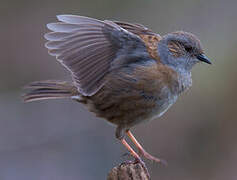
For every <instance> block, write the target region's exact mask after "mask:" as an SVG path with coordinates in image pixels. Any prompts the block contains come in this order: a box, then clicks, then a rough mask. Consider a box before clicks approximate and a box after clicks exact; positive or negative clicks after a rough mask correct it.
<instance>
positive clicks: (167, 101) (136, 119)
mask: <svg viewBox="0 0 237 180" xmlns="http://www.w3.org/2000/svg"><path fill="white" fill-rule="evenodd" d="M114 100H115V101H114V102H113V103H111V102H110V101H107V103H108V104H109V105H108V106H105V104H104V103H103V104H104V106H102V105H100V106H99V107H98V106H97V108H96V109H97V110H98V109H100V110H99V111H96V114H97V116H99V117H103V118H105V119H107V120H108V122H110V123H112V124H116V125H120V126H124V127H128V128H130V127H132V126H134V125H136V124H139V123H143V122H148V121H150V120H153V119H155V118H158V117H160V116H162V115H163V114H164V113H165V112H166V111H167V110H168V109H169V107H170V106H171V105H172V104H174V103H175V101H176V100H177V95H174V94H172V93H171V92H170V91H169V90H167V89H166V88H164V91H163V92H162V93H159V95H150V94H149V93H145V92H142V93H141V92H140V93H136V96H135V95H134V94H133V95H132V94H131V95H128V96H126V98H121V97H120V98H118V99H116V98H114ZM103 102H105V101H103ZM93 109H94V108H93ZM94 112H95V111H94Z"/></svg>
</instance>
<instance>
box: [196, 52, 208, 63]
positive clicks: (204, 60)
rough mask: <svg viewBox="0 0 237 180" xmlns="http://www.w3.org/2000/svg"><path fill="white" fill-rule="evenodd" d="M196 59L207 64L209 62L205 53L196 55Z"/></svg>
mask: <svg viewBox="0 0 237 180" xmlns="http://www.w3.org/2000/svg"><path fill="white" fill-rule="evenodd" d="M197 59H199V60H200V61H202V62H205V63H207V64H211V61H210V60H209V59H208V57H207V56H206V55H205V54H199V55H197Z"/></svg>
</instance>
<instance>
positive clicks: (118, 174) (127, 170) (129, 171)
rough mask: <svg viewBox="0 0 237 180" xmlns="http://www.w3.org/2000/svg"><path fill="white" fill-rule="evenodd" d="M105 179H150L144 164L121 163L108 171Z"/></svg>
mask: <svg viewBox="0 0 237 180" xmlns="http://www.w3.org/2000/svg"><path fill="white" fill-rule="evenodd" d="M107 180H150V175H149V173H148V171H147V168H146V166H145V164H141V163H138V162H134V163H122V164H120V165H119V166H117V167H114V168H113V169H112V170H111V171H110V172H109V174H108V177H107Z"/></svg>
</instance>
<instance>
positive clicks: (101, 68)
mask: <svg viewBox="0 0 237 180" xmlns="http://www.w3.org/2000/svg"><path fill="white" fill-rule="evenodd" d="M57 19H58V20H59V22H55V23H49V24H48V25H47V27H48V29H49V30H51V32H49V33H47V34H45V36H44V37H45V39H46V40H48V42H47V43H46V44H45V47H46V48H48V51H49V54H50V55H52V56H56V58H57V60H58V61H59V62H60V63H62V64H63V65H64V66H65V67H66V68H67V69H68V70H70V71H71V73H72V77H73V80H74V82H75V84H76V86H77V87H78V90H79V91H80V93H82V95H84V96H92V95H93V94H95V93H96V92H97V91H98V90H99V89H100V88H101V87H102V86H103V85H104V83H106V74H108V73H109V72H110V69H111V64H112V63H111V62H112V61H113V60H114V59H115V58H116V57H117V55H118V54H120V55H121V52H125V50H126V52H130V51H132V50H133V48H131V46H132V47H138V46H139V47H141V49H142V50H143V51H145V50H146V49H145V45H144V43H143V41H142V40H141V39H140V37H139V33H150V32H151V31H150V30H148V29H147V28H146V27H144V26H142V25H138V24H130V23H125V22H118V21H114V22H113V21H108V20H105V21H100V20H97V19H93V18H88V17H83V16H75V15H58V16H57ZM124 49H125V50H124ZM120 51H121V52H120ZM119 52H120V53H119ZM131 54H132V52H131Z"/></svg>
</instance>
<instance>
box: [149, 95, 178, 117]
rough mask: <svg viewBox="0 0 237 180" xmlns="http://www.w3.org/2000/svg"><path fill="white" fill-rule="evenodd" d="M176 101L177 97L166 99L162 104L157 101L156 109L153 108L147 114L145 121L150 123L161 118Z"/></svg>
mask: <svg viewBox="0 0 237 180" xmlns="http://www.w3.org/2000/svg"><path fill="white" fill-rule="evenodd" d="M176 100H177V96H176V95H175V96H172V97H168V98H166V99H165V100H163V102H160V101H157V107H155V108H154V109H153V110H152V111H151V113H150V114H149V116H148V118H147V119H146V121H150V120H153V119H156V118H159V117H161V116H162V115H163V114H164V113H165V112H166V111H167V110H168V109H169V108H170V107H171V106H172V105H173V104H174V103H175V102H176Z"/></svg>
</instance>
